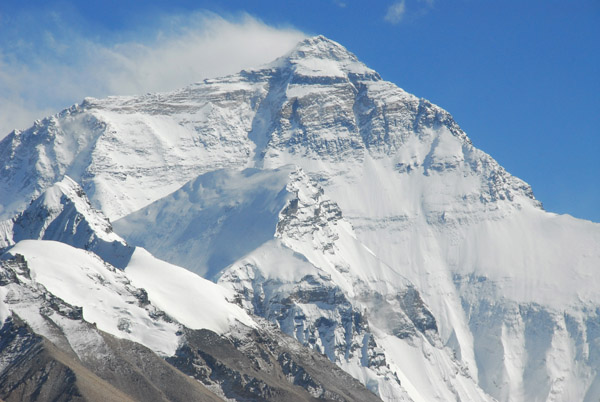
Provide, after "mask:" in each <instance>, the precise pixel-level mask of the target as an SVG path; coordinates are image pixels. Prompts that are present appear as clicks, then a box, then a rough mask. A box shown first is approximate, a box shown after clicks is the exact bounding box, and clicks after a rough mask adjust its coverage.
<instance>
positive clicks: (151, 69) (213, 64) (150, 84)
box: [0, 13, 305, 138]
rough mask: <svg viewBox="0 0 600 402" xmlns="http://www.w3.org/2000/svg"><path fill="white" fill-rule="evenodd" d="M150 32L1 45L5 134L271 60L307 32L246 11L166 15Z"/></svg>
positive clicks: (0, 129)
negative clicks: (75, 109) (86, 105)
mask: <svg viewBox="0 0 600 402" xmlns="http://www.w3.org/2000/svg"><path fill="white" fill-rule="evenodd" d="M60 22H61V21H59V23H60ZM61 26H63V27H64V26H65V24H61ZM150 31H151V32H150V33H151V34H150V37H151V38H152V39H151V40H147V39H145V38H147V37H148V36H149V35H148V29H147V28H146V29H145V32H144V33H143V34H140V35H138V36H137V37H136V33H135V32H130V33H128V36H129V38H130V39H128V40H121V41H114V42H111V43H107V42H104V41H102V40H101V39H97V38H92V37H89V36H88V37H86V36H84V35H82V34H81V33H79V32H75V31H68V30H64V29H63V30H60V29H57V30H53V29H48V30H46V31H44V32H42V33H41V34H39V35H37V36H36V37H35V38H32V39H31V38H23V39H22V40H21V43H13V44H12V45H10V46H0V110H1V111H2V112H1V114H0V138H2V137H3V136H5V135H6V134H8V132H9V131H10V130H12V129H14V128H19V129H22V128H26V127H28V126H30V125H31V123H32V122H33V120H35V119H38V118H41V117H44V116H47V115H49V114H52V113H55V112H57V111H59V110H60V109H62V108H64V107H67V106H69V105H70V104H72V103H75V102H79V101H80V100H81V99H83V97H85V96H94V97H103V96H107V95H129V94H138V93H145V92H154V91H166V90H172V89H177V88H179V87H182V86H185V85H188V84H190V83H192V82H196V81H199V80H202V79H204V78H207V77H215V76H221V75H226V74H231V73H235V72H237V71H239V70H241V69H243V68H248V67H252V66H257V65H260V64H263V63H266V62H269V61H271V60H273V59H275V58H276V57H278V56H280V55H282V54H284V53H285V52H286V51H288V50H290V49H291V48H292V47H293V46H294V45H295V44H296V43H297V42H298V41H299V40H301V39H302V38H303V37H304V36H305V35H304V34H303V33H302V32H300V31H298V30H295V29H290V28H278V27H272V26H268V25H266V24H264V23H262V22H261V21H259V20H257V19H255V18H253V17H250V16H247V15H245V16H242V17H240V18H237V19H225V18H222V17H219V16H217V15H214V14H206V13H199V14H194V15H191V16H169V17H164V18H162V20H161V23H160V24H157V26H156V29H154V31H152V29H150Z"/></svg>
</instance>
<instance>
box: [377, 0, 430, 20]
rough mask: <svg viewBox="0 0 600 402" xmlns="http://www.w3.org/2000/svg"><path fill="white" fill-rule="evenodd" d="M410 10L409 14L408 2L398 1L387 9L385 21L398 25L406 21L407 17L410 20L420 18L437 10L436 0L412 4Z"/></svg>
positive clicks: (419, 1) (423, 0)
mask: <svg viewBox="0 0 600 402" xmlns="http://www.w3.org/2000/svg"><path fill="white" fill-rule="evenodd" d="M409 8H410V12H409V13H407V7H406V0H402V1H397V2H395V3H393V4H391V5H390V6H389V7H388V8H387V11H386V13H385V16H384V17H383V19H384V20H385V21H386V22H389V23H391V24H394V25H396V24H399V23H400V22H403V21H405V20H406V19H407V16H408V17H410V18H418V17H420V16H423V15H425V14H427V13H428V12H429V11H431V10H432V9H434V8H435V0H418V2H416V3H415V2H412V4H411V6H410V7H409ZM408 14H410V15H408Z"/></svg>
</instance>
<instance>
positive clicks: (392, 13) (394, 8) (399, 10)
mask: <svg viewBox="0 0 600 402" xmlns="http://www.w3.org/2000/svg"><path fill="white" fill-rule="evenodd" d="M405 14H406V1H405V0H402V1H399V2H396V3H393V4H392V5H390V6H389V7H388V9H387V12H386V14H385V17H383V19H384V20H385V21H387V22H389V23H391V24H398V23H399V22H400V21H402V19H403V18H404V15H405Z"/></svg>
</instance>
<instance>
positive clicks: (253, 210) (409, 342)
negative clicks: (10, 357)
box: [0, 36, 600, 401]
mask: <svg viewBox="0 0 600 402" xmlns="http://www.w3.org/2000/svg"><path fill="white" fill-rule="evenodd" d="M0 161H1V162H2V166H1V170H0V205H1V206H2V210H1V211H0V213H1V214H2V219H5V221H3V222H2V223H0V241H1V242H2V247H12V248H11V249H10V250H9V252H10V253H13V250H15V249H18V248H19V247H25V246H23V244H25V245H27V244H29V243H27V242H25V243H23V242H20V243H17V245H16V246H13V244H14V242H17V241H18V240H21V239H25V238H28V239H44V238H45V239H51V240H58V241H62V242H65V243H67V244H70V245H72V246H75V247H80V248H88V249H89V250H91V251H93V252H95V253H96V255H98V256H100V257H102V258H103V259H104V261H105V262H107V263H110V258H111V257H110V255H111V253H110V252H109V253H107V254H106V255H104V256H103V255H102V252H100V251H99V250H100V248H98V247H97V246H94V245H97V244H105V243H106V242H108V243H110V242H112V243H111V244H116V245H117V246H115V247H119V249H120V250H133V247H134V246H143V247H145V248H146V249H147V250H148V251H149V252H150V253H152V254H153V255H154V256H156V257H158V258H161V259H163V260H165V261H168V263H169V264H167V263H164V262H159V261H158V260H156V259H155V257H153V256H152V255H150V254H148V253H147V252H146V251H144V250H141V249H139V248H137V249H135V251H131V254H125V255H126V258H124V259H123V261H122V263H117V262H115V264H116V265H121V266H120V268H124V272H122V274H123V275H126V276H127V278H129V280H131V283H132V284H133V285H134V286H137V287H139V288H144V289H146V291H147V292H148V295H149V300H150V301H151V302H152V305H153V306H156V308H157V309H160V310H161V311H165V312H166V314H168V315H169V316H171V317H173V318H175V319H176V320H177V322H179V323H180V325H184V326H186V327H187V326H189V327H190V328H193V329H197V330H198V329H200V328H205V327H202V325H209V324H210V323H213V321H212V319H207V320H205V322H204V323H202V324H200V323H195V324H192V323H190V322H188V321H186V320H187V319H192V318H193V316H194V315H193V314H189V312H191V311H198V310H196V309H200V310H201V309H202V308H203V307H202V306H200V305H197V306H196V307H190V304H188V303H187V299H189V298H188V297H185V296H183V295H186V294H188V293H187V292H188V291H189V292H191V291H193V289H195V288H200V287H201V288H203V289H204V288H206V289H213V290H214V292H215V293H214V294H218V295H219V296H218V297H217V296H215V297H214V299H218V300H222V301H223V303H227V304H219V305H222V306H226V307H227V309H226V311H228V312H227V313H226V314H225V315H226V316H233V317H238V319H240V318H239V317H247V319H246V320H247V321H244V320H242V322H244V323H245V325H246V327H247V328H252V327H253V324H252V322H255V323H256V322H259V321H260V319H261V318H258V317H262V319H266V320H268V321H270V322H271V323H273V324H274V325H276V326H277V327H278V328H280V329H281V330H282V331H283V332H285V333H287V334H288V335H291V336H293V337H295V338H296V339H297V340H298V341H300V342H301V343H302V344H304V345H306V346H309V348H312V349H314V350H317V351H319V352H321V353H323V354H325V355H326V356H327V358H328V359H329V360H331V361H333V362H335V363H337V364H338V365H339V366H340V367H342V368H343V369H344V370H346V371H347V372H348V373H350V374H352V375H353V376H354V377H356V378H358V379H359V380H360V381H362V382H363V383H364V384H365V385H366V386H367V387H368V388H369V389H371V390H373V391H374V392H376V393H378V395H379V396H380V397H382V398H384V399H386V400H395V399H406V400H409V399H412V400H415V401H417V400H448V399H457V400H491V399H492V398H494V399H497V400H500V401H529V400H557V401H558V400H597V399H598V398H599V397H600V377H599V376H598V372H599V370H600V360H599V359H598V358H597V356H598V352H599V350H598V346H597V345H598V344H600V332H599V331H598V330H597V327H598V324H597V323H598V319H599V318H598V313H597V311H598V308H599V307H600V292H598V289H600V286H599V285H600V283H598V281H599V280H600V279H597V275H595V274H596V272H595V271H596V270H597V269H598V267H600V225H598V224H595V223H592V222H586V221H582V220H578V219H574V218H572V217H570V216H558V215H555V214H551V213H547V212H545V211H543V209H542V208H541V204H540V203H539V202H538V201H537V200H535V198H534V197H533V193H532V191H531V189H530V187H529V186H528V185H527V184H526V183H524V182H523V181H521V180H520V179H518V178H516V177H514V176H511V175H510V174H509V173H508V172H506V171H505V170H504V169H503V168H502V167H501V166H500V165H498V163H497V162H496V161H494V160H493V158H492V157H490V156H489V155H487V154H485V153H484V152H482V151H480V150H478V149H477V148H475V147H474V146H473V145H472V144H471V142H470V140H469V139H468V137H467V136H466V134H465V133H464V132H463V131H462V130H461V129H460V127H459V126H458V125H457V124H456V122H454V120H453V119H452V117H451V116H450V114H448V113H447V112H446V111H444V110H443V109H441V108H439V107H438V106H435V105H432V104H431V103H430V102H428V101H426V100H424V99H419V98H417V97H415V96H413V95H410V94H408V93H406V92H405V91H403V90H402V89H400V88H398V87H397V86H396V85H394V84H392V83H390V82H386V81H384V80H382V79H381V77H380V76H379V75H378V74H377V73H376V72H375V71H373V70H371V69H369V68H368V67H366V66H365V65H364V64H362V63H361V62H360V61H359V60H358V59H357V58H356V57H355V56H354V55H353V54H351V53H350V52H348V51H347V50H346V49H344V48H343V47H342V46H340V45H339V44H337V43H335V42H333V41H330V40H328V39H326V38H324V37H322V36H319V37H314V38H309V39H306V40H304V41H303V42H301V43H300V44H298V46H297V47H296V48H295V49H294V50H292V51H291V52H290V53H289V54H287V55H284V56H283V57H281V58H280V59H278V60H276V61H274V62H273V63H271V64H269V65H266V66H263V67H260V68H257V69H253V70H248V71H242V72H240V73H239V74H236V75H232V76H228V77H224V78H221V79H211V80H205V81H204V82H201V83H197V84H194V85H191V86H189V87H187V88H184V89H182V90H178V91H174V92H170V93H163V94H149V95H144V96H139V97H112V98H107V99H102V100H98V99H91V98H88V99H86V100H85V101H84V102H83V103H82V104H81V105H75V106H73V107H71V108H69V109H67V110H65V111H63V112H61V113H59V114H58V115H56V116H53V117H50V118H47V119H44V120H42V121H38V122H36V123H35V125H34V126H33V127H32V128H30V129H28V130H25V131H23V132H13V133H11V134H10V135H9V136H8V137H6V138H5V139H4V140H3V141H1V142H0ZM67 175H68V177H70V178H72V180H73V181H74V182H77V183H79V185H81V190H82V193H83V192H85V193H87V195H88V196H89V197H90V202H91V204H92V205H93V206H94V208H95V209H97V210H98V211H100V212H101V213H104V214H105V215H106V216H107V217H108V218H110V219H111V220H113V221H114V227H115V231H116V232H117V233H119V234H120V235H121V236H123V237H124V238H125V239H126V240H127V242H128V244H130V245H131V246H129V245H128V244H127V243H125V242H124V241H123V240H122V239H120V238H119V239H118V240H117V239H113V238H112V237H110V238H108V237H107V236H117V235H116V234H115V233H112V232H110V230H104V234H102V235H100V234H99V233H100V232H102V230H99V229H97V228H100V227H103V226H102V225H103V224H102V220H100V221H92V220H91V218H87V216H86V215H85V213H84V212H82V211H87V210H88V209H89V210H93V208H91V206H89V205H88V206H85V205H84V203H79V204H77V203H75V204H73V205H75V206H74V207H72V206H71V204H69V203H67V202H66V201H60V200H62V199H63V198H62V195H61V194H63V195H64V194H67V193H69V191H71V190H68V189H69V188H71V189H77V188H78V187H76V185H75V184H74V183H72V181H71V180H70V179H68V178H65V176H67ZM55 183H58V184H55ZM44 191H49V193H46V194H45V195H44ZM73 191H75V193H77V191H79V190H73ZM39 196H41V197H40V198H38V200H37V201H34V202H33V203H32V204H31V205H30V206H29V207H28V205H29V202H30V200H31V199H32V198H36V197H39ZM67 198H68V197H67ZM71 198H73V197H71ZM59 206H60V207H59ZM73 208H75V210H77V211H79V212H78V213H79V215H80V216H81V217H82V218H78V219H79V220H77V219H76V220H64V219H62V218H60V216H61V214H62V213H63V212H61V211H67V210H69V211H70V210H71V209H73ZM27 211H30V212H27ZM35 211H46V212H43V213H42V212H35ZM65 214H67V213H65ZM67 215H69V216H72V214H71V213H70V212H69V213H68V214H67ZM65 216H66V215H65ZM80 220H81V221H84V222H86V224H85V225H84V226H82V228H88V227H91V228H93V230H92V231H93V232H94V233H97V234H96V238H94V237H93V236H91V235H90V234H89V232H88V231H86V230H87V229H86V230H83V229H81V231H79V229H78V228H79V227H80V226H81V225H78V224H76V222H75V221H77V222H79V221H80ZM18 222H27V223H18ZM51 222H57V223H56V225H59V226H57V230H58V232H56V233H63V232H64V233H67V232H68V233H73V234H74V233H76V232H77V233H82V234H81V235H77V236H72V235H69V236H66V237H63V238H57V237H56V236H57V234H53V233H55V232H54V227H51V225H52V223H51ZM59 222H64V223H59ZM104 222H105V223H104V225H108V223H106V221H104ZM69 225H71V226H69ZM104 227H105V228H110V226H104ZM18 228H22V229H19V230H21V232H19V231H18V230H17V229H18ZM61 228H64V229H65V230H62V229H61ZM73 230H75V231H73ZM18 233H27V235H22V234H18ZM46 233H48V236H46ZM83 233H88V234H85V235H84V234H83ZM19 236H21V237H19ZM44 236H46V237H44ZM117 237H118V236H117ZM67 238H69V239H73V238H77V239H81V240H77V242H73V241H71V242H70V241H69V240H66V239H67ZM115 241H116V242H117V243H114V242H115ZM102 242H105V243H102ZM108 243H106V244H108ZM31 244H38V243H31ZM39 244H46V243H44V242H42V243H39ZM86 245H88V246H86ZM36 247H37V246H36ZM43 247H45V246H40V249H43ZM53 247H55V246H53ZM57 247H59V246H57ZM94 247H96V249H94ZM11 255H14V254H11ZM69 255H70V254H69ZM26 257H27V255H26ZM47 257H48V258H50V257H51V256H47ZM32 258H34V259H35V257H32ZM43 258H46V256H44V257H43ZM43 258H42V259H43ZM73 258H75V259H77V258H78V257H77V258H76V257H75V256H73ZM95 258H96V257H95ZM78 261H79V260H78ZM148 261H152V262H148ZM113 262H114V261H113ZM164 264H166V265H164ZM171 264H174V265H179V266H183V267H185V268H187V269H188V270H190V271H192V272H195V273H197V274H200V275H202V276H204V277H206V278H208V279H211V280H214V281H217V283H216V284H215V283H210V282H208V281H205V280H201V278H199V277H198V276H196V275H194V274H192V273H188V272H185V271H181V268H177V267H174V266H173V265H171ZM79 265H81V264H79ZM156 266H160V267H162V268H156V270H155V268H153V267H156ZM167 266H168V267H171V268H169V269H172V270H174V271H173V272H178V274H173V275H167V274H160V275H159V276H154V275H155V274H156V272H158V273H161V272H170V271H163V270H167V268H165V267H167ZM57 269H58V268H57ZM111 272H112V271H111ZM115 272H121V271H115ZM183 272H185V274H184V273H183ZM156 275H158V274H156ZM161 275H162V276H161ZM192 278H194V279H192ZM196 278H197V279H196ZM162 281H165V286H163V287H159V286H154V284H156V283H161V282H162ZM167 284H168V286H167ZM44 286H47V285H46V284H44ZM179 286H181V287H182V289H188V290H180V291H178V290H177V289H179ZM151 289H153V291H151ZM217 289H218V291H217ZM48 290H49V291H50V292H53V290H52V289H50V287H48ZM111 292H117V293H118V292H119V290H118V289H117V288H115V289H112V290H111ZM153 292H154V293H153ZM67 293H68V292H67ZM152 294H154V295H155V296H154V297H155V299H154V300H153V299H152V297H151V296H152ZM211 294H212V293H211ZM63 296H65V297H67V296H68V295H63ZM63 296H60V297H63ZM210 298H211V297H209V299H210ZM65 300H66V301H67V302H69V303H71V301H69V300H68V298H65ZM232 300H235V301H237V303H239V305H240V306H241V307H236V306H234V305H233V304H231V303H229V301H232ZM73 303H74V304H76V303H75V301H73ZM82 303H83V302H82ZM219 303H221V302H219ZM231 306H233V307H231ZM188 308H191V310H186V309H188ZM223 308H225V307H223ZM204 309H206V308H204ZM230 309H234V310H235V311H236V313H235V314H233V313H232V312H231V311H233V310H230ZM209 310H210V309H209ZM85 311H86V309H85V307H84V312H85ZM186 311H188V313H186ZM178 313H179V314H181V316H175V315H176V314H178ZM140 314H141V313H140ZM232 314H233V315H232ZM257 316H258V317H257ZM257 320H258V321H257ZM260 322H262V321H260ZM28 324H29V322H28ZM29 325H30V326H31V324H29ZM219 328H221V330H220V331H219V330H218V329H219ZM231 328H232V326H231V323H230V322H228V321H227V320H226V322H225V323H224V324H223V325H222V326H217V327H209V329H211V330H212V331H215V332H216V333H219V334H225V333H227V331H232V329H231ZM103 330H105V331H107V332H110V331H108V330H107V329H103ZM163 332H164V333H163V334H162V335H165V334H168V333H169V332H168V331H163ZM111 333H112V332H111ZM115 335H116V336H120V335H121V334H120V333H119V332H115ZM165 336H166V335H165ZM122 337H123V336H122ZM128 339H129V338H128ZM132 340H133V341H135V342H141V343H142V344H144V345H146V344H145V343H143V342H142V341H141V340H139V339H132ZM146 346H148V345H146ZM149 347H150V348H151V349H153V347H152V346H149ZM176 349H177V348H176ZM153 350H156V349H155V348H154V349H153ZM169 353H179V354H180V357H181V353H183V352H182V349H181V348H179V349H177V352H175V350H174V349H172V348H171V349H169ZM169 353H166V354H169ZM188 355H189V354H188ZM188 355H186V356H188ZM220 389H221V391H220V392H223V391H222V389H223V387H221V388H220ZM322 395H324V394H322Z"/></svg>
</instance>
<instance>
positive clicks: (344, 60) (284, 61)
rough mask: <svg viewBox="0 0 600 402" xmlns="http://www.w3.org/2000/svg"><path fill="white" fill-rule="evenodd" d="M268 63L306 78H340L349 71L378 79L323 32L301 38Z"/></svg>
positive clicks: (350, 53) (352, 73)
mask: <svg viewBox="0 0 600 402" xmlns="http://www.w3.org/2000/svg"><path fill="white" fill-rule="evenodd" d="M269 66H270V67H275V68H286V67H287V68H290V67H291V68H292V69H293V70H294V72H295V74H296V75H301V76H308V77H319V76H321V77H322V76H327V77H342V76H348V75H350V74H351V75H354V76H361V77H363V78H368V79H372V80H380V79H381V77H380V76H379V74H377V72H375V71H374V70H371V69H370V68H368V67H367V66H365V65H364V64H363V63H362V62H360V61H359V60H358V58H357V57H356V56H355V55H354V54H353V53H352V52H350V51H348V50H347V49H346V48H345V47H343V46H342V45H340V44H339V43H337V42H335V41H333V40H331V39H328V38H326V37H325V36H323V35H318V36H313V37H310V38H306V39H304V40H303V41H301V42H299V43H298V44H297V45H296V47H295V48H294V49H292V50H291V51H290V52H289V53H288V54H286V55H284V56H283V57H280V58H278V59H277V60H275V61H274V62H273V63H271V64H270V65H269Z"/></svg>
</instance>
